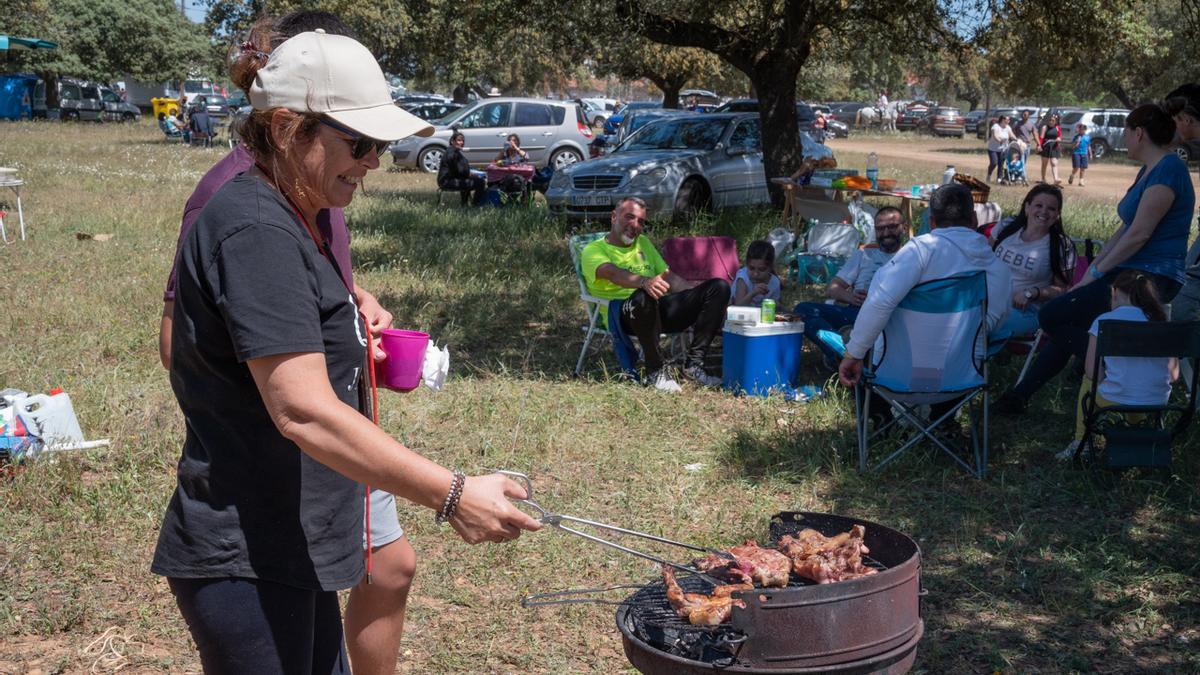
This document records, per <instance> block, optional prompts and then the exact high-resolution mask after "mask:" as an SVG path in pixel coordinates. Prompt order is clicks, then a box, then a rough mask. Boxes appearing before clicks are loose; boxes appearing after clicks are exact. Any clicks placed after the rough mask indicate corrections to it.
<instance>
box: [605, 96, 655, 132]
mask: <svg viewBox="0 0 1200 675" xmlns="http://www.w3.org/2000/svg"><path fill="white" fill-rule="evenodd" d="M661 107H662V103H661V102H660V101H633V102H631V103H626V104H625V105H623V106H621V109H620V110H617V111H616V112H614V113H613V114H612V115H610V116H609V118H608V119H606V120H604V133H606V134H609V135H611V134H615V133H617V127H618V126H620V124H621V120H623V119H625V114H626V113H629V112H632V111H634V110H638V109H642V110H646V109H649V108H661Z"/></svg>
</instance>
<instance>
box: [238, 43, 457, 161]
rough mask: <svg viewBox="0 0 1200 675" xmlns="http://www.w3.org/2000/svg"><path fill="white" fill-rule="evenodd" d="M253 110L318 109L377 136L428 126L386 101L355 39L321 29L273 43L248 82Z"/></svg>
mask: <svg viewBox="0 0 1200 675" xmlns="http://www.w3.org/2000/svg"><path fill="white" fill-rule="evenodd" d="M250 105H252V106H254V109H255V110H269V109H271V108H286V109H288V110H291V111H293V112H314V113H321V114H323V115H326V116H328V117H329V118H331V119H333V120H334V121H335V122H337V123H338V124H341V125H342V126H344V127H347V128H349V129H353V130H354V131H356V132H358V133H360V134H362V135H363V136H367V137H369V138H374V139H377V140H381V141H397V140H400V139H401V138H407V137H409V136H429V135H430V134H432V133H433V127H432V126H430V125H429V123H428V122H426V121H424V120H422V119H421V118H419V117H417V116H416V115H413V114H411V113H408V112H406V111H404V110H402V109H400V108H399V107H398V106H397V105H396V104H395V103H393V102H392V95H391V91H390V90H389V89H388V85H387V80H385V79H384V77H383V71H382V70H381V69H380V68H379V62H378V61H376V60H375V57H374V56H372V55H371V52H370V51H368V50H367V48H366V47H364V46H362V44H361V43H359V42H358V41H357V40H355V39H353V38H349V37H346V36H344V35H328V34H326V33H325V31H323V30H320V29H318V30H316V31H315V32H308V33H300V34H299V35H296V36H294V37H291V38H289V39H288V40H287V41H285V42H284V43H283V44H281V45H279V46H278V47H276V48H275V50H274V51H272V52H271V55H270V57H269V58H268V59H267V63H266V65H264V66H263V67H262V68H260V69H259V70H258V73H257V74H256V75H255V76H254V84H252V85H251V86H250Z"/></svg>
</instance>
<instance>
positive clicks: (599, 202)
mask: <svg viewBox="0 0 1200 675" xmlns="http://www.w3.org/2000/svg"><path fill="white" fill-rule="evenodd" d="M610 203H612V202H611V198H610V197H609V196H608V195H573V196H572V197H571V206H608V205H609V204H610Z"/></svg>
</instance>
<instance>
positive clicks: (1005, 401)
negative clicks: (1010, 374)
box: [996, 391, 1026, 415]
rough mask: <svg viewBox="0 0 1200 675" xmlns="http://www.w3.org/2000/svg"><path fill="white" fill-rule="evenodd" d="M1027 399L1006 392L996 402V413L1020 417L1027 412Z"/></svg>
mask: <svg viewBox="0 0 1200 675" xmlns="http://www.w3.org/2000/svg"><path fill="white" fill-rule="evenodd" d="M1025 404H1026V401H1025V399H1023V398H1021V397H1020V396H1017V395H1016V394H1015V393H1013V392H1012V391H1006V392H1004V394H1003V395H1001V396H1000V398H999V400H997V401H996V412H998V413H1000V414H1001V415H1020V414H1021V413H1023V412H1025Z"/></svg>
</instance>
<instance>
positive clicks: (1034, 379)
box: [1013, 269, 1180, 400]
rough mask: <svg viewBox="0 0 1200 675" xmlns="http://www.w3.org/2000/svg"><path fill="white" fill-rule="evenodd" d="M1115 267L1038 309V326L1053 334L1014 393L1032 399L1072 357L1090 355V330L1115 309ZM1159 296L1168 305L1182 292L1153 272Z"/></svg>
mask: <svg viewBox="0 0 1200 675" xmlns="http://www.w3.org/2000/svg"><path fill="white" fill-rule="evenodd" d="M1121 271H1122V270H1121V269H1115V270H1112V271H1110V272H1107V273H1105V275H1104V276H1102V277H1100V278H1099V279H1097V280H1095V281H1093V282H1092V283H1090V284H1088V285H1087V286H1084V287H1083V288H1080V289H1078V290H1074V291H1071V292H1070V293H1067V294H1065V295H1061V296H1059V297H1057V298H1055V299H1053V300H1051V301H1050V302H1047V303H1046V304H1045V305H1044V306H1043V307H1042V309H1041V311H1039V312H1038V325H1039V326H1040V327H1041V329H1042V330H1044V331H1045V332H1046V335H1048V336H1050V340H1049V341H1048V342H1045V343H1043V345H1042V348H1041V350H1040V351H1039V352H1038V354H1037V358H1035V359H1034V361H1033V365H1031V366H1030V367H1029V372H1028V373H1026V374H1025V379H1023V380H1021V381H1020V382H1018V383H1017V384H1016V386H1015V387H1013V393H1014V394H1016V395H1017V396H1018V397H1020V398H1021V399H1023V400H1029V397H1031V396H1033V394H1034V392H1036V391H1037V390H1038V389H1040V388H1041V387H1042V385H1043V384H1045V383H1046V382H1049V381H1050V378H1052V377H1054V376H1055V375H1057V374H1058V373H1059V372H1061V371H1062V369H1063V368H1065V367H1066V366H1067V363H1068V362H1069V361H1070V360H1071V356H1072V355H1074V356H1077V357H1079V358H1080V359H1083V358H1084V357H1085V356H1087V346H1088V331H1089V330H1090V329H1091V327H1092V322H1093V321H1095V320H1096V317H1098V316H1100V315H1101V314H1103V313H1105V312H1107V311H1109V310H1110V309H1112V283H1113V280H1115V279H1116V278H1117V275H1118V274H1120V273H1121ZM1147 276H1149V277H1150V279H1151V281H1152V282H1153V283H1154V287H1155V288H1156V289H1157V290H1158V297H1159V298H1160V299H1161V300H1162V302H1163V304H1166V303H1168V302H1170V301H1171V300H1173V299H1174V298H1175V295H1176V294H1177V293H1179V289H1180V284H1179V282H1178V281H1175V280H1174V279H1169V278H1167V277H1163V276H1159V275H1157V274H1149V273H1147Z"/></svg>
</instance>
